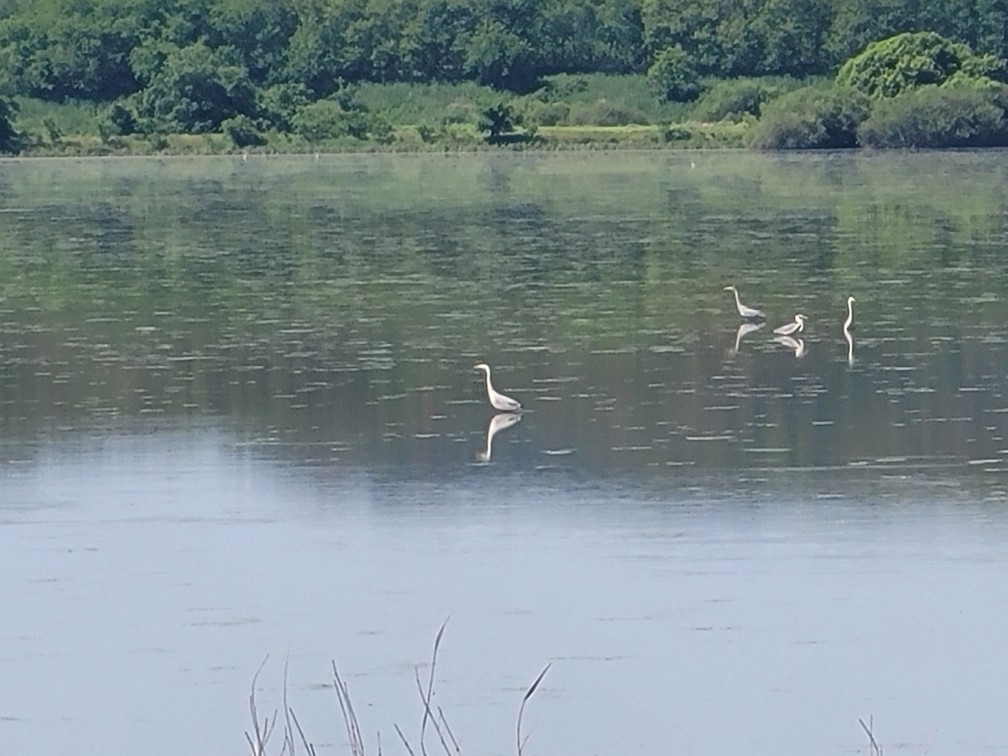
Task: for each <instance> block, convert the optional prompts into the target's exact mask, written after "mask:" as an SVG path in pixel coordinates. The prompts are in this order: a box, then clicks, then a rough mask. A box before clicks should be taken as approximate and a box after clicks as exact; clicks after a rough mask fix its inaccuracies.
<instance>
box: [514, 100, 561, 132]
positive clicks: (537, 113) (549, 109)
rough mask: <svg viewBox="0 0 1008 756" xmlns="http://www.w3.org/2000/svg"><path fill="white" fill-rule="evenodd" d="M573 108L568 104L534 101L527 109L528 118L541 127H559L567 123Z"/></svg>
mask: <svg viewBox="0 0 1008 756" xmlns="http://www.w3.org/2000/svg"><path fill="white" fill-rule="evenodd" d="M570 111H571V106H570V105H568V104H567V103H566V102H537V101H533V102H532V103H531V104H529V105H528V107H527V108H526V109H525V115H526V118H528V120H530V121H534V122H535V123H538V124H539V125H540V126H557V125H559V124H561V123H566V122H567V118H568V116H569V115H570Z"/></svg>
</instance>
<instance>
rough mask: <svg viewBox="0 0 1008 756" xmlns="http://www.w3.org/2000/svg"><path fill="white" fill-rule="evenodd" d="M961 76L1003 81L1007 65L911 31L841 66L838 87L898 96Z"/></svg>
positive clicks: (962, 46) (875, 44)
mask: <svg viewBox="0 0 1008 756" xmlns="http://www.w3.org/2000/svg"><path fill="white" fill-rule="evenodd" d="M957 74H964V75H966V76H969V77H973V78H980V77H987V78H997V79H1000V78H1003V77H1004V76H1005V69H1004V63H1003V61H1002V60H1000V59H999V58H997V57H996V56H994V55H990V54H988V55H982V56H981V55H975V54H974V53H973V51H972V50H971V49H970V47H969V45H966V44H963V43H962V42H955V41H953V40H951V39H946V38H945V37H942V36H940V35H938V34H935V33H934V32H916V33H911V32H907V33H904V34H897V35H896V36H894V37H889V38H888V39H883V40H879V41H878V42H872V43H871V44H870V45H868V47H867V48H866V49H865V51H864V52H862V53H860V54H859V55H855V56H854V57H853V58H851V59H850V60H848V61H847V62H846V63H844V64H843V66H841V67H840V71H839V72H838V73H837V84H839V85H841V86H849V87H854V88H855V89H859V90H861V91H862V92H864V93H865V94H868V95H871V96H872V97H895V96H897V95H899V94H902V93H903V92H905V91H907V90H908V89H913V88H914V87H920V86H926V85H928V84H943V83H944V82H946V81H947V80H948V79H950V78H951V77H953V76H955V75H957Z"/></svg>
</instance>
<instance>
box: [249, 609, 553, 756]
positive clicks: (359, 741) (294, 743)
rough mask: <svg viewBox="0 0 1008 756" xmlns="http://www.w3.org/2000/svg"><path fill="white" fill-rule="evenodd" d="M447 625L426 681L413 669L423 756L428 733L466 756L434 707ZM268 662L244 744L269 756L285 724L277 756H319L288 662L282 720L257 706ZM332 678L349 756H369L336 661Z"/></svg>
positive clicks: (256, 755)
mask: <svg viewBox="0 0 1008 756" xmlns="http://www.w3.org/2000/svg"><path fill="white" fill-rule="evenodd" d="M447 625H448V621H447V620H445V622H444V623H442V625H441V627H440V628H439V629H438V632H437V635H436V636H435V638H434V646H433V649H432V651H431V660H430V665H429V672H428V674H427V678H426V681H424V679H423V678H422V676H421V674H420V667H419V666H416V667H414V669H413V676H414V682H415V684H416V688H417V692H418V694H419V696H420V703H421V706H422V707H423V715H422V717H421V720H420V733H419V736H418V738H417V744H418V746H419V752H420V755H421V756H430V755H429V753H428V750H427V740H428V733H429V732H433V733H434V735H435V736H436V738H437V742H438V745H439V746H440V749H441V751H443V752H444V754H445V756H462V749H461V747H460V746H459V742H458V739H457V738H456V737H455V733H454V732H453V731H452V729H451V726H450V725H449V724H448V718H447V716H446V715H445V712H444V710H443V709H442V708H441V707H440V706H435V705H434V704H433V700H434V694H435V684H434V683H435V674H436V669H437V659H438V652H439V650H440V648H441V640H442V638H443V637H444V631H445V628H446V627H447ZM268 658H269V657H267V658H266V659H263V661H262V663H261V664H260V665H259V668H258V669H257V670H256V672H255V674H254V675H253V676H252V686H251V690H250V692H249V716H250V720H251V727H250V729H249V730H246V731H245V741H246V743H248V746H249V749H250V752H251V754H252V756H270V753H271V752H270V750H269V744H270V741H271V739H272V738H274V735H275V734H276V732H277V725H278V723H281V722H282V725H283V726H282V731H281V733H280V736H281V737H282V740H281V743H280V747H279V751H276V754H277V756H297V754H298V753H299V752H300V751H303V752H304V753H305V754H307V756H316V751H315V745H314V743H312V742H311V741H310V740H309V739H308V737H307V735H306V734H305V731H304V729H303V728H302V727H301V723H300V721H299V720H298V718H297V715H296V714H295V712H294V708H293V707H292V706H291V705H290V703H289V702H288V699H287V690H288V685H287V664H286V663H285V664H284V673H283V693H282V706H283V717H282V719H281V714H280V710H279V709H274V710H273V712H272V713H271V714H269V715H267V716H265V717H263V716H262V715H261V714H260V712H259V707H258V703H257V701H256V687H257V685H258V682H259V675H260V674H261V673H262V671H263V669H264V668H265V666H266V662H267V661H268ZM549 668H550V665H549V664H547V665H546V666H545V667H544V668H543V669H542V671H541V672H540V673H539V675H538V677H536V679H535V681H534V682H533V683H532V684H531V685H530V686H529V687H528V689H527V690H526V691H525V694H524V696H523V697H522V700H521V705H520V706H519V708H518V719H517V724H516V731H517V751H516V756H523V754H524V748H525V745H526V741H527V740H528V736H525V737H524V738H523V737H522V717H523V716H524V714H525V706H526V704H528V701H529V699H530V698H532V696H533V694H534V693H535V692H536V690H537V689H538V688H539V685H540V683H542V680H543V678H544V677H545V676H546V672H547V671H548V670H549ZM332 675H333V688H334V690H335V692H336V701H337V704H338V706H339V711H340V718H341V720H342V723H343V727H344V730H345V733H346V738H347V747H348V748H349V750H350V756H367V753H368V751H367V747H366V745H365V742H364V736H363V734H362V730H361V726H360V721H359V720H358V719H357V712H356V711H355V710H354V706H353V700H352V698H351V696H350V689H349V687H348V686H347V683H346V681H345V680H344V679H343V677H342V675H341V674H340V671H339V668H338V667H337V666H336V662H335V661H333V662H332ZM393 728H394V729H395V731H396V734H397V735H398V737H399V740H400V742H401V743H402V745H403V748H405V749H406V752H407V754H409V756H417V751H416V749H414V747H413V744H412V743H411V742H410V740H409V738H408V737H407V736H406V734H405V733H404V732H403V729H402V728H401V727H400V726H399V724H398V723H393ZM375 747H376V751H375V753H376V754H377V756H381V754H382V746H381V732H380V731H379V732H378V733H377V734H376V746H375Z"/></svg>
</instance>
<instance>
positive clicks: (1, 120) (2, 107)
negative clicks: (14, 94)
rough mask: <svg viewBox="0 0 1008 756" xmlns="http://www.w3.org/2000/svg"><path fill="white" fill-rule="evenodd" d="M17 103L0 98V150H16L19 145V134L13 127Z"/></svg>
mask: <svg viewBox="0 0 1008 756" xmlns="http://www.w3.org/2000/svg"><path fill="white" fill-rule="evenodd" d="M17 109H18V107H17V103H15V102H13V101H9V100H5V99H3V98H0V152H17V151H18V150H19V149H20V147H21V135H20V134H19V133H18V132H17V130H16V129H15V128H14V116H15V115H17Z"/></svg>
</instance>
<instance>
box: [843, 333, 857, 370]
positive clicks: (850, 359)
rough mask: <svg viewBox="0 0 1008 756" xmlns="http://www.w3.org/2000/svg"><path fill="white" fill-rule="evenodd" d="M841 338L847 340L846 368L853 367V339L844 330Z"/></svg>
mask: <svg viewBox="0 0 1008 756" xmlns="http://www.w3.org/2000/svg"><path fill="white" fill-rule="evenodd" d="M843 336H844V338H845V339H847V367H854V337H853V336H851V332H850V331H848V330H847V329H846V328H844V332H843Z"/></svg>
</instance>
